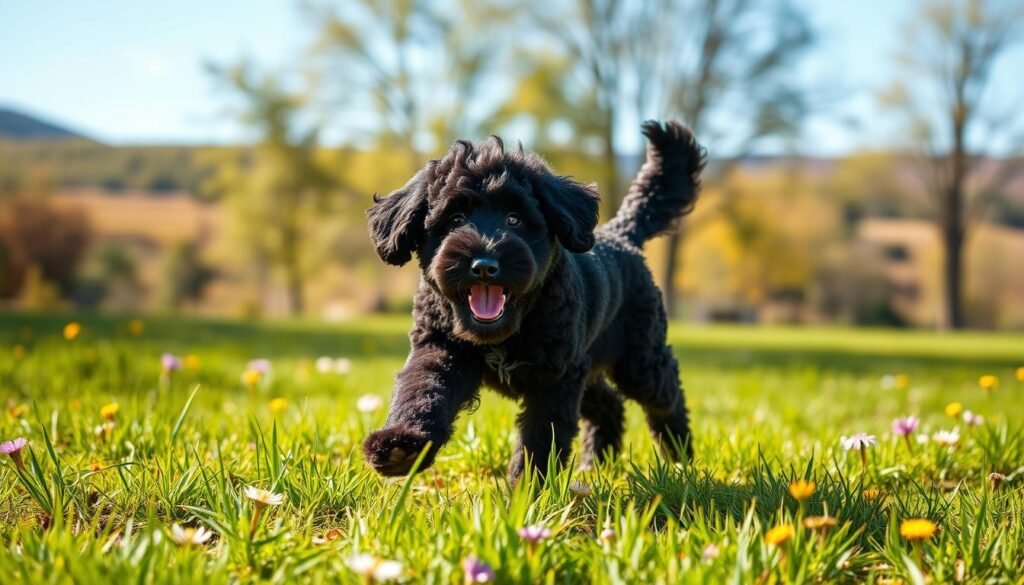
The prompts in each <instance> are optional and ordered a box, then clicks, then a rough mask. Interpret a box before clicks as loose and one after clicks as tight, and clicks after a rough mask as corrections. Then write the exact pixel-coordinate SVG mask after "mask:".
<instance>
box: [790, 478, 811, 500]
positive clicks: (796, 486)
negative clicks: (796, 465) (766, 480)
mask: <svg viewBox="0 0 1024 585" xmlns="http://www.w3.org/2000/svg"><path fill="white" fill-rule="evenodd" d="M816 489H818V484H816V483H814V482H813V481H807V480H806V479H798V480H796V481H794V482H793V483H791V484H789V495H791V496H793V499H795V500H796V501H798V502H802V501H804V500H806V499H807V498H809V497H811V496H813V495H814V491H815V490H816Z"/></svg>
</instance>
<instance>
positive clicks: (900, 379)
mask: <svg viewBox="0 0 1024 585" xmlns="http://www.w3.org/2000/svg"><path fill="white" fill-rule="evenodd" d="M893 385H894V386H895V387H896V389H897V390H906V389H907V387H908V386H910V376H908V375H906V374H896V376H895V377H894V378H893Z"/></svg>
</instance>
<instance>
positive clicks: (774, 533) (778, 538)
mask: <svg viewBox="0 0 1024 585" xmlns="http://www.w3.org/2000/svg"><path fill="white" fill-rule="evenodd" d="M793 532H794V530H793V525H792V524H780V525H778V526H776V527H775V528H772V529H771V530H769V531H768V533H767V534H765V535H764V541H765V542H767V543H768V544H770V545H773V546H779V545H780V544H782V543H784V542H786V541H787V540H789V539H790V538H792V537H793Z"/></svg>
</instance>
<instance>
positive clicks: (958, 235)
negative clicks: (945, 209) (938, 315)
mask: <svg viewBox="0 0 1024 585" xmlns="http://www.w3.org/2000/svg"><path fill="white" fill-rule="evenodd" d="M949 223H950V222H947V224H946V225H944V226H943V240H944V241H945V248H946V250H945V272H944V273H943V280H944V284H945V288H946V296H945V307H944V311H943V313H944V318H945V323H944V325H945V326H946V327H948V328H950V329H960V328H962V327H963V326H964V315H963V272H964V259H963V251H964V250H963V248H964V245H963V244H964V234H963V230H961V229H960V227H959V226H953V225H949Z"/></svg>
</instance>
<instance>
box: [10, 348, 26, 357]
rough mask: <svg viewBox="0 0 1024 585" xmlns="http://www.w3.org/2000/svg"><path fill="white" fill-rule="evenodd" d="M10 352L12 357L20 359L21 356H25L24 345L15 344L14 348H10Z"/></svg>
mask: <svg viewBox="0 0 1024 585" xmlns="http://www.w3.org/2000/svg"><path fill="white" fill-rule="evenodd" d="M11 352H12V353H13V354H14V359H16V360H20V359H21V358H23V357H25V346H24V345H15V346H14V349H12V350H11Z"/></svg>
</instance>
